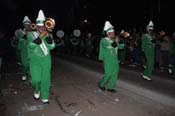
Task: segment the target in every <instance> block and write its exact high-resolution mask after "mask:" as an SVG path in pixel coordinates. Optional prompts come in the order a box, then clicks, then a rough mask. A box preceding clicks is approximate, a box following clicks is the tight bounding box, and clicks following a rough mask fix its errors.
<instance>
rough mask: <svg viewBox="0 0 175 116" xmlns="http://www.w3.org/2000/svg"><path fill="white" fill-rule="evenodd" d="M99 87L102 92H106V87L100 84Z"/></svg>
mask: <svg viewBox="0 0 175 116" xmlns="http://www.w3.org/2000/svg"><path fill="white" fill-rule="evenodd" d="M98 87H99V88H100V90H102V91H105V87H102V86H101V85H100V83H98Z"/></svg>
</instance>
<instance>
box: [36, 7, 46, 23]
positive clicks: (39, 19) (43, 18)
mask: <svg viewBox="0 0 175 116" xmlns="http://www.w3.org/2000/svg"><path fill="white" fill-rule="evenodd" d="M45 19H46V18H45V16H44V13H43V11H42V10H40V11H39V13H38V17H37V19H36V25H38V26H44V21H45Z"/></svg>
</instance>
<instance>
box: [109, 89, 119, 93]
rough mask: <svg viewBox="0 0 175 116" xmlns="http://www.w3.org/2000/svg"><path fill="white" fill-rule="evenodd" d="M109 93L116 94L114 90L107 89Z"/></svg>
mask: <svg viewBox="0 0 175 116" xmlns="http://www.w3.org/2000/svg"><path fill="white" fill-rule="evenodd" d="M108 91H109V92H111V93H116V92H117V91H116V90H115V89H108Z"/></svg>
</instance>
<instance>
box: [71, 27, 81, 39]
mask: <svg viewBox="0 0 175 116" xmlns="http://www.w3.org/2000/svg"><path fill="white" fill-rule="evenodd" d="M73 34H74V36H75V37H80V36H81V31H80V30H79V29H75V30H74V31H73Z"/></svg>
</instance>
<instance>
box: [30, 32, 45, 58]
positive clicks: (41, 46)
mask: <svg viewBox="0 0 175 116" xmlns="http://www.w3.org/2000/svg"><path fill="white" fill-rule="evenodd" d="M33 35H34V37H35V39H36V38H38V37H39V34H38V33H37V32H33ZM41 41H42V43H41V44H40V45H39V46H40V48H41V49H42V51H43V53H44V55H47V54H48V50H47V47H46V45H45V43H44V42H43V40H41Z"/></svg>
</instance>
